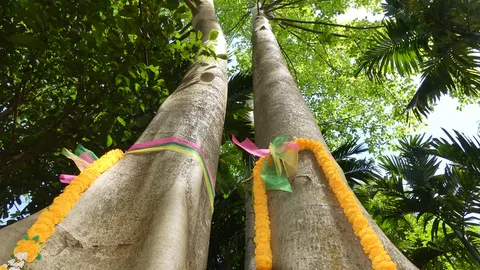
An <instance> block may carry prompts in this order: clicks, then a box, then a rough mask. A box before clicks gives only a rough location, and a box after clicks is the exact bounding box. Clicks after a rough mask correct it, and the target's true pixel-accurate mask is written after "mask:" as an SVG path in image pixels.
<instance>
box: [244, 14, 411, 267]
mask: <svg viewBox="0 0 480 270" xmlns="http://www.w3.org/2000/svg"><path fill="white" fill-rule="evenodd" d="M252 15H253V85H254V97H255V103H254V108H255V110H254V116H255V141H256V144H257V145H258V146H259V147H260V148H268V145H269V143H270V142H271V141H272V140H273V139H274V138H275V137H277V136H280V135H289V136H291V137H292V138H293V137H297V138H309V139H313V140H316V141H319V142H321V143H323V144H325V142H324V140H323V137H322V134H321V133H320V130H319V127H318V125H317V122H316V120H315V118H314V117H313V114H312V113H311V111H310V110H309V108H308V107H307V105H306V103H305V101H304V99H303V97H302V94H301V93H300V92H299V91H298V89H297V87H296V84H295V82H294V80H293V78H292V76H291V74H290V72H289V70H288V68H287V66H286V64H285V61H284V59H283V57H282V54H281V51H280V49H279V46H278V43H277V41H276V39H275V36H274V34H273V32H272V29H271V27H270V25H269V22H268V20H267V19H266V18H265V17H264V15H263V13H262V11H261V10H259V11H257V10H256V9H255V8H254V10H253V11H252ZM311 72H315V71H314V70H312V71H311ZM290 181H291V185H292V188H293V193H288V192H283V191H268V192H267V193H268V208H269V214H270V222H271V233H272V235H271V248H272V253H273V269H325V270H333V269H339V270H340V269H341V270H346V269H371V262H370V260H369V259H368V256H367V255H365V254H364V252H363V249H362V246H361V245H360V241H359V239H358V238H357V237H356V236H355V235H354V232H353V229H352V225H351V224H350V223H349V222H348V220H347V218H346V217H345V215H344V213H343V210H342V208H341V207H340V206H339V203H338V200H337V198H336V197H335V195H334V194H333V192H332V191H331V189H330V187H329V186H328V183H327V182H326V179H325V175H324V174H323V172H322V171H321V169H320V167H319V166H318V164H317V161H316V159H315V157H314V155H313V154H312V153H311V152H308V151H302V152H300V155H299V172H298V174H297V176H295V177H294V178H293V179H290ZM362 209H363V208H362ZM363 212H364V214H365V215H366V216H368V214H367V212H366V211H365V209H363ZM368 219H369V222H370V224H371V226H372V227H373V228H374V230H375V231H376V232H377V233H378V235H379V237H380V239H381V241H382V243H383V245H384V246H385V249H386V250H387V252H388V253H389V255H390V256H391V257H392V260H393V261H394V262H395V263H396V264H397V266H398V269H416V268H415V266H414V265H413V264H411V263H410V262H409V261H408V259H406V258H405V257H404V256H403V255H402V253H401V252H400V251H399V250H398V249H396V248H395V246H394V245H393V244H392V243H391V242H390V241H389V240H388V238H387V237H386V236H385V235H384V234H383V232H382V231H381V230H380V229H379V228H378V226H377V225H376V224H375V222H374V221H373V220H372V219H371V218H370V217H369V216H368Z"/></svg>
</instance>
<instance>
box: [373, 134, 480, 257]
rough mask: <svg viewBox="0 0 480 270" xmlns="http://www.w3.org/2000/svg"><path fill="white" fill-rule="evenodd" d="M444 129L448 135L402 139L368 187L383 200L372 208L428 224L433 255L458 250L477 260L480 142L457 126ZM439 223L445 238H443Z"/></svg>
mask: <svg viewBox="0 0 480 270" xmlns="http://www.w3.org/2000/svg"><path fill="white" fill-rule="evenodd" d="M445 133H446V134H447V136H448V138H449V140H447V139H433V140H432V139H431V138H425V136H424V135H416V136H413V137H407V138H404V139H403V140H401V141H400V144H399V151H400V155H399V156H390V157H384V158H382V159H381V164H380V166H381V168H382V169H384V170H385V171H386V175H385V176H384V177H379V178H377V179H376V180H375V181H371V182H370V183H369V187H370V188H371V189H372V190H373V191H374V194H377V195H380V196H384V200H382V204H381V205H380V207H376V208H373V209H372V212H373V213H374V215H375V216H377V217H379V218H380V219H381V220H383V221H391V220H393V221H396V222H398V221H401V220H405V215H414V216H415V217H416V219H417V221H421V222H422V223H423V226H424V227H426V226H427V225H428V224H430V225H431V226H432V228H431V239H432V245H430V247H429V248H430V250H429V251H430V252H434V253H436V256H432V255H431V253H430V256H431V257H432V259H433V258H435V257H438V256H448V255H452V254H454V253H458V254H457V256H463V257H465V258H466V260H465V261H466V262H469V263H471V264H479V263H480V256H479V252H478V249H479V248H480V246H479V245H478V241H479V237H480V235H479V234H478V233H477V231H476V228H477V227H478V221H479V218H478V216H477V215H478V214H480V207H479V206H480V205H479V202H478V196H479V195H480V163H479V161H478V156H479V155H480V142H479V139H478V138H474V139H469V138H467V137H466V136H465V135H463V134H461V133H459V132H456V131H455V136H451V135H450V134H449V133H447V132H446V131H445ZM440 158H443V159H445V160H446V161H447V164H446V166H445V169H444V173H443V174H439V172H438V171H439V169H440V165H441V161H440ZM440 228H442V232H443V238H441V239H440V240H439V239H438V235H439V230H440ZM436 240H438V241H436ZM439 243H441V244H439ZM422 248H423V247H422ZM459 251H462V252H460V253H459ZM418 252H421V251H420V250H419V251H418ZM422 252H423V254H424V255H422V256H418V254H417V256H416V257H418V258H420V257H423V260H425V258H426V257H428V256H426V255H425V252H426V250H425V249H423V250H422ZM413 255H414V254H413V253H412V256H413ZM447 258H448V257H447ZM423 263H426V262H425V261H424V262H423Z"/></svg>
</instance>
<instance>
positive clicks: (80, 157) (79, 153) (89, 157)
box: [60, 144, 98, 184]
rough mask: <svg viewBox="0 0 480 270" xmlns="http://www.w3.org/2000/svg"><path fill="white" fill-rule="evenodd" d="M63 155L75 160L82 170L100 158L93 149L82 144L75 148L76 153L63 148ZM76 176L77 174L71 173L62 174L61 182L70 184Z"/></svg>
mask: <svg viewBox="0 0 480 270" xmlns="http://www.w3.org/2000/svg"><path fill="white" fill-rule="evenodd" d="M62 155H64V156H66V157H67V158H69V159H71V160H73V162H75V165H77V167H78V169H79V170H80V171H83V170H85V169H86V168H87V167H88V166H90V164H92V163H93V162H94V161H95V160H97V159H98V157H97V156H96V155H95V154H94V153H93V152H92V151H90V150H88V149H87V148H85V147H83V146H82V145H81V144H79V145H78V146H77V149H75V154H74V153H72V152H70V151H68V150H67V149H65V148H63V149H62ZM75 177H77V176H76V175H71V174H60V182H62V183H64V184H70V182H72V180H73V179H75Z"/></svg>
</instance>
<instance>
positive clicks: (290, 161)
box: [232, 135, 300, 192]
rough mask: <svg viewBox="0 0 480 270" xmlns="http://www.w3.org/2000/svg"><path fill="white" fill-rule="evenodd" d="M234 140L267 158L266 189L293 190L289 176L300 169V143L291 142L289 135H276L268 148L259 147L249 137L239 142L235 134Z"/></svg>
mask: <svg viewBox="0 0 480 270" xmlns="http://www.w3.org/2000/svg"><path fill="white" fill-rule="evenodd" d="M232 141H233V142H234V143H235V144H236V145H238V146H239V147H240V148H242V149H243V150H245V151H247V152H248V153H250V154H252V155H254V156H257V157H264V158H265V162H263V164H262V173H261V177H262V179H263V181H264V183H265V188H266V189H270V190H283V191H287V192H292V187H291V186H290V182H289V181H288V177H290V176H294V175H295V174H296V173H297V171H298V151H299V150H300V147H299V146H298V144H296V143H294V142H291V141H290V139H289V138H288V136H279V137H276V138H275V139H274V140H273V141H272V142H271V143H270V145H269V147H268V149H260V148H258V147H257V146H256V145H255V144H254V143H253V142H252V141H250V140H249V139H248V138H247V139H245V140H244V141H243V142H239V141H238V140H237V138H236V137H235V135H232Z"/></svg>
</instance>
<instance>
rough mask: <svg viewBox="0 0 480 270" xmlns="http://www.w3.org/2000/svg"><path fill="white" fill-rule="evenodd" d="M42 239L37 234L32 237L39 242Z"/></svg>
mask: <svg viewBox="0 0 480 270" xmlns="http://www.w3.org/2000/svg"><path fill="white" fill-rule="evenodd" d="M39 239H40V236H38V235H36V236H35V237H33V238H32V240H33V241H35V242H38V240H39Z"/></svg>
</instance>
